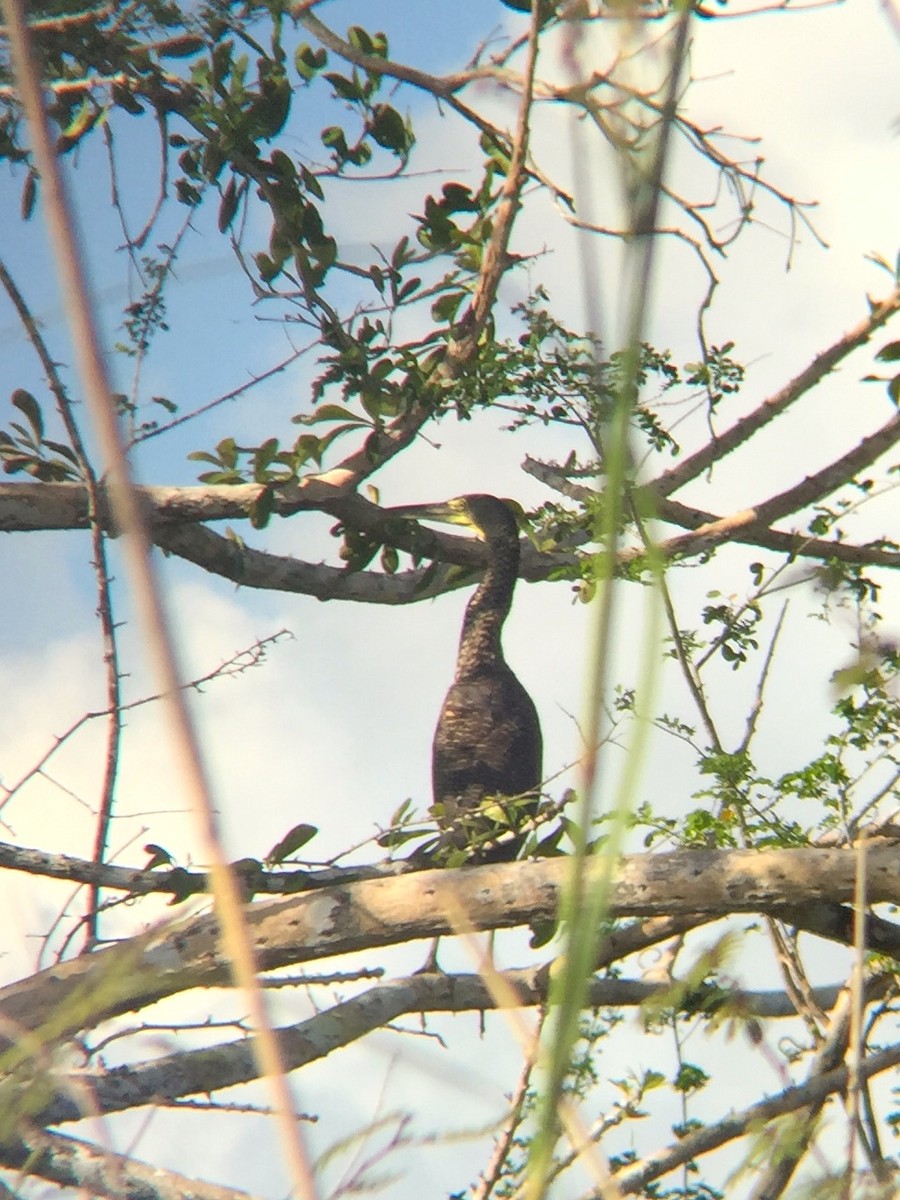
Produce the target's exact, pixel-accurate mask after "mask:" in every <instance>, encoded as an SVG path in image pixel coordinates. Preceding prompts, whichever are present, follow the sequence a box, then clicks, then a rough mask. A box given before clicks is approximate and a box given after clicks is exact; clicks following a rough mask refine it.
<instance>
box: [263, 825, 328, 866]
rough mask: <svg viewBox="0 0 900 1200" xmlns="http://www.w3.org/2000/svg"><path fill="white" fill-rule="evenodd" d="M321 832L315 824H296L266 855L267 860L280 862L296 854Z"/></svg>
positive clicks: (275, 862)
mask: <svg viewBox="0 0 900 1200" xmlns="http://www.w3.org/2000/svg"><path fill="white" fill-rule="evenodd" d="M318 832H319V830H318V828H317V827H316V826H315V825H295V826H294V828H293V829H291V830H290V831H289V832H288V833H286V834H285V835H284V837H283V838H282V839H281V841H280V842H278V843H277V844H276V845H274V846H273V847H272V849H271V850H270V851H269V853H268V854H267V855H266V862H267V863H273V864H279V863H283V862H284V860H285V859H286V858H290V856H291V855H292V854H296V853H297V851H298V850H301V849H302V848H303V847H304V846H305V845H306V844H307V843H308V842H311V841H312V839H313V838H314V837H315V836H316V834H317V833H318Z"/></svg>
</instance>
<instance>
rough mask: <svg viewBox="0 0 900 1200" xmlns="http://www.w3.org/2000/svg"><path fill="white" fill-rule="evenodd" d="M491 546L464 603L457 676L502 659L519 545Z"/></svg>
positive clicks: (517, 563)
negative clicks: (472, 591)
mask: <svg viewBox="0 0 900 1200" xmlns="http://www.w3.org/2000/svg"><path fill="white" fill-rule="evenodd" d="M490 550H491V562H490V564H489V566H488V568H487V570H486V571H485V573H484V577H483V579H482V580H481V583H480V584H479V585H478V589H477V590H476V592H475V595H474V596H473V597H472V599H471V600H470V601H469V603H468V605H467V606H466V615H465V617H464V618H463V627H462V635H461V636H460V640H459V655H458V656H457V660H456V678H457V680H460V679H467V678H472V677H474V676H476V675H477V674H478V673H479V671H480V670H483V669H485V668H488V669H490V668H492V667H494V666H495V665H496V664H497V663H498V662H503V647H502V645H501V641H500V635H501V632H502V630H503V622H504V621H505V620H506V618H507V616H508V615H509V610H510V606H511V604H512V594H513V589H514V588H515V586H516V578H517V576H518V573H519V545H518V542H516V543H514V544H513V545H507V544H501V545H499V546H491V547H490Z"/></svg>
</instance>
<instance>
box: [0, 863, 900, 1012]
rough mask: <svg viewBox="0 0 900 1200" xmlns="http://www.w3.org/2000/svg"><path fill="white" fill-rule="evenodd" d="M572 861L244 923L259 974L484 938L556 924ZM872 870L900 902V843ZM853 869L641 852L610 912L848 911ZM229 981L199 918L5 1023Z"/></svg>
mask: <svg viewBox="0 0 900 1200" xmlns="http://www.w3.org/2000/svg"><path fill="white" fill-rule="evenodd" d="M568 866H569V864H568V862H567V860H565V859H549V860H546V861H542V862H519V863H507V864H503V865H499V866H488V867H474V868H468V869H460V870H440V871H420V872H415V873H413V874H409V875H403V876H401V877H400V878H397V879H374V880H363V881H360V882H357V883H353V884H349V885H347V886H343V887H333V888H327V889H324V890H318V891H315V892H311V893H305V894H303V895H301V896H296V897H291V898H288V899H283V900H273V901H267V902H261V903H258V904H252V905H250V906H249V908H248V909H247V911H246V916H247V922H248V927H249V930H250V933H251V936H252V938H253V943H254V948H255V952H256V957H257V962H258V965H259V969H260V970H274V969H276V968H278V967H285V966H291V965H295V964H297V963H304V962H313V961H316V960H318V959H322V958H329V957H332V956H334V955H336V954H344V953H349V952H353V951H359V950H370V949H374V948H377V947H381V946H390V945H398V944H400V943H402V942H407V941H410V940H414V939H419V938H430V937H436V936H438V935H439V934H447V933H453V932H454V927H455V924H456V922H455V921H454V919H453V914H455V913H458V912H459V911H460V909H461V910H462V911H463V912H464V913H465V914H466V915H467V917H468V919H469V921H470V922H471V924H472V926H473V927H474V928H477V929H504V928H511V927H514V926H517V925H523V924H528V923H531V922H533V921H534V920H550V919H552V918H554V917H555V915H556V911H557V905H558V902H559V897H560V895H561V889H562V888H563V886H564V885H565V880H566V877H567V874H566V873H567V871H568ZM603 869H604V865H603V863H602V862H594V863H593V865H592V866H591V868H590V870H591V871H592V872H594V873H598V874H599V873H600V872H601V871H602V870H603ZM867 869H868V881H867V883H868V896H869V899H870V901H871V903H873V904H875V903H882V902H892V903H897V902H898V900H900V857H898V855H897V851H896V848H895V847H893V846H878V847H875V848H873V849H872V850H871V851H870V853H869V855H868V859H867ZM855 870H856V867H855V859H854V856H853V855H852V854H849V853H847V852H846V851H843V850H818V849H815V850H813V849H802V850H772V851H767V852H765V853H758V852H756V851H752V850H749V851H715V850H683V851H675V852H672V853H669V854H639V855H632V856H628V857H626V858H624V859H623V860H622V862H621V864H620V866H619V870H618V872H617V880H616V883H615V885H614V887H613V889H612V893H611V899H610V908H609V915H610V916H612V917H633V916H639V917H640V916H673V915H674V916H678V915H687V914H696V913H700V914H710V915H713V916H724V915H726V914H728V913H742V912H773V913H774V914H775V915H779V914H780V913H781V912H782V911H783V910H784V909H785V908H786V907H789V906H794V907H799V906H802V909H806V908H807V907H815V905H816V904H819V903H821V904H826V905H828V904H840V903H842V902H847V901H849V900H850V899H851V898H852V896H853V886H854V873H855ZM136 962H140V970H139V971H138V970H135V963H136ZM229 978H230V976H229V970H228V964H227V961H226V960H225V958H224V957H223V954H222V949H221V940H220V937H219V932H218V927H217V924H216V922H215V920H214V918H213V917H212V916H209V915H204V916H200V917H191V918H187V919H184V920H182V921H179V922H175V923H173V924H172V925H170V926H166V927H164V928H162V929H160V930H156V931H153V932H151V933H148V934H144V935H141V936H140V937H138V938H135V939H133V940H131V941H129V942H124V943H122V944H121V945H119V946H115V947H111V948H109V949H106V950H102V951H100V952H98V953H97V954H93V955H83V956H82V957H80V958H76V959H74V960H72V961H70V962H67V963H63V964H61V965H59V966H57V967H54V968H51V969H49V970H47V971H43V972H40V973H38V974H36V975H34V976H32V977H31V978H29V979H26V980H23V981H21V982H18V983H14V984H11V985H9V986H8V987H6V988H4V989H2V990H0V1016H2V1017H3V1018H4V1020H5V1022H8V1023H9V1024H7V1026H6V1027H7V1028H17V1027H18V1028H21V1029H26V1030H36V1029H39V1028H40V1027H41V1025H43V1024H44V1023H45V1022H48V1021H49V1020H50V1018H51V1015H53V1014H55V1016H54V1025H53V1028H54V1030H55V1033H56V1035H57V1036H65V1035H67V1034H71V1033H75V1032H77V1031H78V1030H80V1029H83V1028H86V1027H90V1026H93V1025H96V1024H97V1023H98V1022H99V1021H101V1020H103V1019H105V1018H107V1017H110V1016H113V1015H116V1014H118V1013H123V1012H131V1011H134V1010H136V1009H138V1008H141V1007H143V1006H144V1005H146V1004H149V1003H152V1002H154V1001H156V1000H159V999H162V998H163V997H165V996H170V995H174V994H176V993H179V992H182V991H184V990H186V989H188V988H192V987H208V986H220V985H223V984H227V983H228V982H229ZM91 997H93V998H94V999H93V1000H89V998H91Z"/></svg>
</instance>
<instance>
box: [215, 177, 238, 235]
mask: <svg viewBox="0 0 900 1200" xmlns="http://www.w3.org/2000/svg"><path fill="white" fill-rule="evenodd" d="M237 206H238V188H237V182H236V180H235V178H234V176H233V175H232V177H231V179H230V180H229V182H228V186H227V187H226V189H225V192H224V194H223V196H222V201H221V203H220V204H219V222H218V223H219V233H224V232H225V231H226V229H228V228H230V226H231V222H232V221H233V220H234V214H235V213H236V212H237Z"/></svg>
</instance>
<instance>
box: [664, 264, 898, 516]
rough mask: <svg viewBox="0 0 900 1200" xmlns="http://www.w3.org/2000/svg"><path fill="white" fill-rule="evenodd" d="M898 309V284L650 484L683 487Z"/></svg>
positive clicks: (671, 489) (812, 383) (672, 488)
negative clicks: (794, 373)
mask: <svg viewBox="0 0 900 1200" xmlns="http://www.w3.org/2000/svg"><path fill="white" fill-rule="evenodd" d="M898 311H900V288H897V289H895V291H894V292H893V293H892V294H891V295H890V296H888V297H886V298H885V299H884V300H880V301H879V302H878V303H877V304H874V305H873V306H872V309H871V311H870V313H869V315H868V316H867V317H866V318H865V319H864V320H862V321H860V323H859V324H858V325H855V326H854V327H853V329H851V330H849V331H848V332H847V333H845V334H844V335H843V337H840V338H838V340H837V341H836V342H834V343H833V345H831V346H829V347H828V349H827V350H823V351H822V352H821V353H820V354H817V355H816V357H815V358H814V359H813V361H812V362H811V363H810V364H809V366H808V367H805V368H804V369H803V370H802V371H801V372H800V374H799V375H798V376H797V377H796V378H795V379H792V380H791V382H790V383H789V384H787V386H786V387H783V388H782V389H781V391H778V392H776V393H775V395H774V396H770V397H769V398H768V400H764V401H763V403H762V404H760V405H759V407H758V408H755V409H754V410H753V412H751V413H748V414H747V416H745V417H741V419H740V420H739V421H736V422H735V423H734V425H732V426H731V428H730V429H726V430H725V432H724V433H721V434H719V435H717V436H716V437H713V438H711V439H710V441H709V442H707V444H706V445H705V446H702V447H701V448H700V449H699V450H698V451H697V452H696V453H694V454H692V455H690V456H689V457H688V458H685V459H683V460H682V461H681V462H680V463H679V464H678V466H677V467H673V468H672V469H671V471H666V472H665V473H664V474H662V475H660V476H659V478H658V479H656V480H654V482H653V484H652V485H650V486H651V487H652V489H653V492H654V493H655V494H656V495H657V496H668V495H670V494H671V493H672V492H675V491H678V489H679V488H683V487H684V485H685V484H686V483H689V482H690V480H692V479H696V478H697V476H698V475H702V474H703V472H704V471H708V470H709V468H710V467H711V466H712V465H713V464H714V463H717V462H720V461H721V460H722V459H723V458H724V457H725V456H726V455H727V454H730V453H731V452H732V451H733V450H735V449H736V448H737V447H738V446H740V445H742V444H743V443H744V442H746V441H748V440H749V439H750V438H751V437H752V436H753V435H754V434H755V433H757V432H758V431H759V430H760V429H762V428H763V427H764V426H765V425H768V424H769V422H770V421H773V420H774V419H775V418H776V417H777V416H778V415H779V414H780V413H782V412H784V410H785V409H786V408H789V407H790V406H791V405H792V404H793V403H794V402H795V401H797V400H799V399H800V397H801V396H803V395H805V394H806V392H808V391H809V390H810V389H811V388H813V387H815V386H816V384H817V383H820V382H821V381H822V380H823V379H824V378H825V376H826V375H827V374H828V373H829V372H830V371H833V370H834V368H835V367H836V366H837V364H838V363H839V362H840V361H841V360H842V359H844V358H846V357H847V355H848V354H850V353H851V352H852V351H853V350H856V349H858V348H859V347H860V346H863V345H865V343H866V342H867V341H868V340H869V338H870V337H871V336H872V334H873V333H874V332H875V330H876V329H880V328H881V326H882V325H885V324H886V323H887V322H888V321H889V320H890V319H891V317H892V316H893V315H894V314H895V313H896V312H898Z"/></svg>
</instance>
